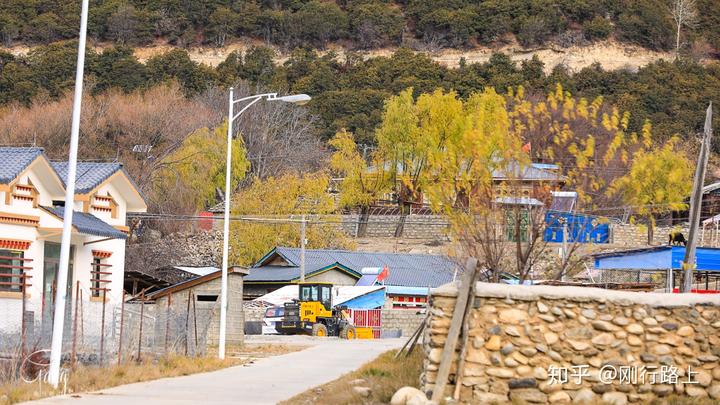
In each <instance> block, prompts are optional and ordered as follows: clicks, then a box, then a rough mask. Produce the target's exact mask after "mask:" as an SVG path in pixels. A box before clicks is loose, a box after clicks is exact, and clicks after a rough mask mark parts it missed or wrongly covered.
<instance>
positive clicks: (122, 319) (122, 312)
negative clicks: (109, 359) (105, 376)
mask: <svg viewBox="0 0 720 405" xmlns="http://www.w3.org/2000/svg"><path fill="white" fill-rule="evenodd" d="M124 323H125V288H123V294H122V301H121V302H120V336H119V337H118V366H119V365H120V364H122V337H123V326H124Z"/></svg>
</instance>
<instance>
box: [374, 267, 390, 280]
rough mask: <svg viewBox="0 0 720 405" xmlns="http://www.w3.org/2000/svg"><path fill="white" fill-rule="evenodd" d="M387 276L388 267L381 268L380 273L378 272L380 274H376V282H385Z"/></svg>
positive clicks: (388, 272) (388, 273)
mask: <svg viewBox="0 0 720 405" xmlns="http://www.w3.org/2000/svg"><path fill="white" fill-rule="evenodd" d="M389 275H390V269H388V266H385V267H383V269H382V271H381V272H380V274H378V276H377V281H378V282H380V281H383V280H385V279H386V278H388V276H389Z"/></svg>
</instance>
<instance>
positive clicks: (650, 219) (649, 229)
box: [647, 215, 655, 245]
mask: <svg viewBox="0 0 720 405" xmlns="http://www.w3.org/2000/svg"><path fill="white" fill-rule="evenodd" d="M654 227H655V221H654V220H653V217H652V215H648V224H647V238H648V241H647V243H648V245H652V244H653V231H654V229H653V228H654Z"/></svg>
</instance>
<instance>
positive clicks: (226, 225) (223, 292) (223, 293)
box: [218, 87, 233, 360]
mask: <svg viewBox="0 0 720 405" xmlns="http://www.w3.org/2000/svg"><path fill="white" fill-rule="evenodd" d="M232 122H233V88H232V87H230V102H229V103H228V130H227V161H226V162H225V216H224V220H223V257H222V269H220V270H221V271H222V280H221V283H222V287H221V288H220V336H219V339H218V357H219V358H220V359H221V360H222V359H224V358H225V329H226V322H227V276H228V275H227V271H228V248H229V244H230V197H231V194H232V190H230V172H231V170H230V162H232Z"/></svg>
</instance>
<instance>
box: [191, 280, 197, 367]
mask: <svg viewBox="0 0 720 405" xmlns="http://www.w3.org/2000/svg"><path fill="white" fill-rule="evenodd" d="M192 298H193V301H192V304H193V327H194V329H195V353H193V355H195V356H197V350H198V332H197V307H195V293H193V294H192Z"/></svg>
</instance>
